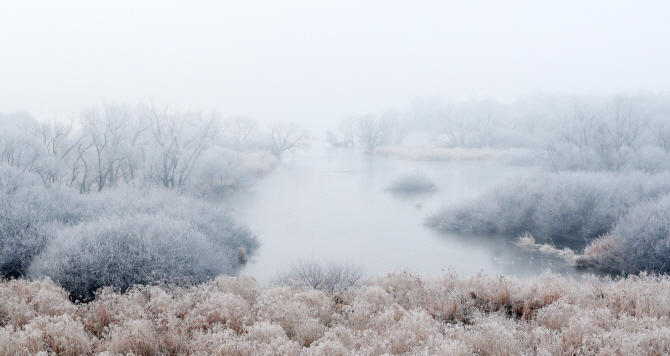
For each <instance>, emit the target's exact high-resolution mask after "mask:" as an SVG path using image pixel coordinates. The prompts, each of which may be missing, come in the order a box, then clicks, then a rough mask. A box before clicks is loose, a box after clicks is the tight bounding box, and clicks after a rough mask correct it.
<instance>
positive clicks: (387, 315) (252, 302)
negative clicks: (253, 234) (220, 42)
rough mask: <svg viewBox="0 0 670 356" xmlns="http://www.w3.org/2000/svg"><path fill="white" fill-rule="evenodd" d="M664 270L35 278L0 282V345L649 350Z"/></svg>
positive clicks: (660, 347) (664, 342)
mask: <svg viewBox="0 0 670 356" xmlns="http://www.w3.org/2000/svg"><path fill="white" fill-rule="evenodd" d="M669 298H670V278H669V277H667V276H650V275H641V276H630V277H628V278H624V279H617V280H609V279H598V278H596V277H586V278H584V280H583V281H575V280H572V279H569V278H566V277H563V276H559V275H555V274H550V273H546V274H544V275H542V276H540V277H539V278H536V279H534V280H530V281H516V280H510V279H507V278H504V277H492V276H486V275H475V276H471V277H467V278H466V277H461V276H458V275H457V274H456V273H455V272H453V271H447V272H444V273H442V274H441V275H438V276H433V277H426V276H418V275H414V274H411V273H408V272H403V271H397V272H392V273H389V274H387V275H384V276H380V277H377V278H375V279H373V280H371V281H369V282H367V283H365V284H362V285H358V286H354V287H350V288H348V289H347V290H345V291H340V292H339V293H335V292H324V291H321V290H317V289H312V288H308V287H303V288H299V287H296V286H281V285H280V286H275V287H272V288H263V287H261V286H259V285H258V284H257V283H256V282H255V280H254V279H253V278H251V277H248V276H242V277H240V278H235V277H227V276H221V277H218V278H216V279H215V280H213V281H211V282H208V283H204V284H199V285H196V286H193V287H190V288H180V287H175V286H170V285H163V286H141V287H134V288H132V289H129V290H128V291H126V293H125V294H120V293H118V292H116V291H113V290H112V289H111V288H105V289H102V290H100V291H99V292H98V293H97V294H96V299H95V300H94V301H92V302H90V303H87V304H78V303H77V304H73V303H71V302H70V301H69V300H68V298H67V293H66V292H65V291H64V290H63V289H61V288H60V287H58V286H56V285H55V284H54V283H53V282H51V281H50V280H48V279H45V280H39V281H33V282H28V281H25V280H9V281H7V280H5V281H1V282H0V355H3V356H4V355H28V354H37V353H40V352H41V353H42V354H44V355H47V354H56V355H80V354H96V355H98V354H99V355H117V354H130V353H133V354H134V355H383V354H413V355H415V354H416V355H420V354H424V355H429V354H431V355H435V354H440V355H575V354H579V355H662V354H668V353H670V343H668V340H670V300H669Z"/></svg>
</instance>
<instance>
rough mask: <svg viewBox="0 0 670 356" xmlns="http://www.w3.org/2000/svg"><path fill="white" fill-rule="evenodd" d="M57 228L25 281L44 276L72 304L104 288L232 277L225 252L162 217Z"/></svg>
mask: <svg viewBox="0 0 670 356" xmlns="http://www.w3.org/2000/svg"><path fill="white" fill-rule="evenodd" d="M58 229H59V231H57V232H55V237H54V241H53V242H52V243H51V244H50V245H49V246H48V247H47V248H46V249H45V250H44V251H43V252H42V253H41V254H40V255H39V256H38V257H37V258H36V259H35V261H34V262H33V264H32V265H31V266H30V270H29V272H30V276H31V277H33V278H41V277H44V276H48V277H50V278H52V279H53V280H54V281H56V282H57V283H59V284H60V285H62V286H63V287H64V288H65V289H66V290H67V291H69V292H70V294H71V296H73V297H75V298H77V299H82V300H90V299H92V298H93V296H94V294H93V292H94V291H96V290H97V289H98V288H101V287H104V286H113V287H116V288H119V289H120V290H121V291H122V292H123V291H125V290H126V289H128V288H129V287H131V286H133V285H135V284H151V283H157V282H169V283H174V284H178V285H184V284H187V283H190V282H204V281H207V280H209V279H211V278H213V277H215V276H216V275H218V274H222V273H231V272H233V270H232V268H231V266H233V265H234V263H231V261H230V259H231V257H230V254H229V251H228V250H226V249H225V248H222V247H221V246H216V245H214V244H213V243H211V242H210V241H209V240H208V239H207V237H206V236H205V235H204V234H203V233H201V232H199V231H198V229H197V228H196V227H195V226H194V225H192V224H189V223H188V222H185V221H180V220H175V219H172V218H170V217H168V216H166V215H147V214H137V215H133V216H126V217H108V218H101V219H98V220H95V221H91V222H86V223H82V224H79V225H77V226H72V227H59V228H58Z"/></svg>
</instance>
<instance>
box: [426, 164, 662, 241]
mask: <svg viewBox="0 0 670 356" xmlns="http://www.w3.org/2000/svg"><path fill="white" fill-rule="evenodd" d="M668 192H670V174H668V173H663V174H656V175H652V176H650V175H647V174H643V173H631V174H626V175H616V174H613V173H561V174H540V175H537V176H534V177H531V178H527V179H523V180H520V181H517V182H515V183H508V184H507V185H506V186H500V187H498V188H496V189H494V190H493V191H490V192H489V193H487V194H485V195H484V196H482V197H481V198H478V199H476V200H474V201H470V202H466V203H464V204H461V205H458V206H453V207H448V208H445V209H443V210H442V211H439V212H437V213H435V214H433V215H432V216H429V217H428V218H427V219H426V224H428V225H429V226H433V227H436V228H438V229H441V230H448V231H461V232H472V233H495V232H498V233H510V234H519V235H521V234H523V233H526V232H528V233H531V234H532V235H533V236H535V237H537V238H541V239H548V238H573V239H583V240H590V239H593V238H596V237H598V236H600V235H603V234H605V233H607V232H609V231H610V230H611V229H612V228H613V227H614V225H615V224H616V223H617V221H618V220H619V219H620V218H621V217H622V216H624V215H625V214H626V213H627V212H628V211H629V210H630V209H631V208H632V207H633V206H635V205H636V204H638V203H640V202H642V201H645V200H647V199H653V198H656V197H659V196H662V195H664V194H667V193H668Z"/></svg>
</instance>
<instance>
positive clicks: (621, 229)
mask: <svg viewBox="0 0 670 356" xmlns="http://www.w3.org/2000/svg"><path fill="white" fill-rule="evenodd" d="M580 262H581V263H580V265H583V266H586V267H597V268H604V269H612V270H618V271H626V272H640V271H650V272H662V273H667V272H670V195H666V196H665V197H663V198H661V199H659V200H656V201H649V202H645V203H642V204H639V205H638V206H636V207H635V208H633V209H631V211H630V212H629V213H628V214H627V215H626V216H624V217H623V218H622V219H621V220H619V222H618V223H617V224H616V226H615V227H614V229H612V232H611V233H610V234H609V235H608V236H606V237H603V238H602V239H599V240H596V241H594V242H593V243H592V244H591V245H589V246H588V247H587V248H586V250H585V253H584V256H583V257H582V259H581V261H580Z"/></svg>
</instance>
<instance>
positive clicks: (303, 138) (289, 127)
mask: <svg viewBox="0 0 670 356" xmlns="http://www.w3.org/2000/svg"><path fill="white" fill-rule="evenodd" d="M270 137H271V139H272V144H273V150H274V151H275V153H276V154H277V156H281V153H282V152H284V151H289V152H291V153H294V152H295V150H297V149H304V148H307V147H309V133H308V132H307V131H306V130H304V129H302V128H300V126H298V125H297V124H294V123H278V124H275V125H272V126H271V127H270Z"/></svg>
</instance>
